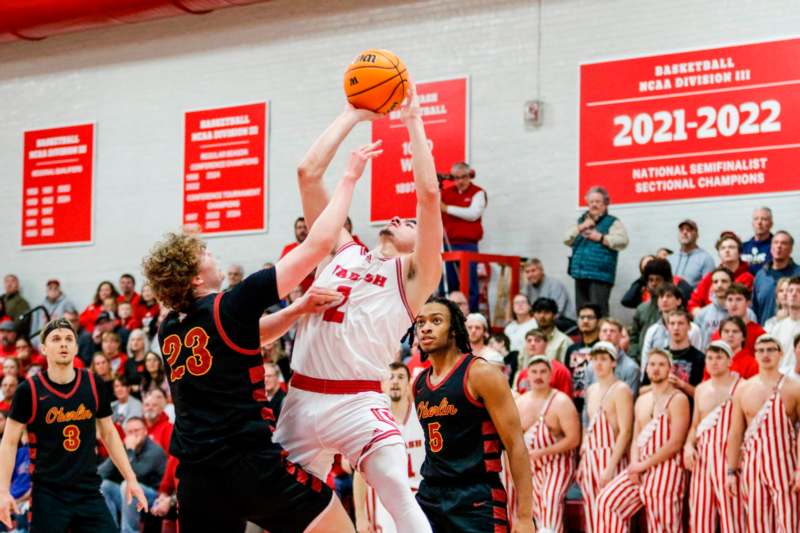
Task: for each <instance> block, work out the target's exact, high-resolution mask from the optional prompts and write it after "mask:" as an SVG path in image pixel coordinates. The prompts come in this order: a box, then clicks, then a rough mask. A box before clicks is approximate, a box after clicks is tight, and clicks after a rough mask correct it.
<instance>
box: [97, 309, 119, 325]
mask: <svg viewBox="0 0 800 533" xmlns="http://www.w3.org/2000/svg"><path fill="white" fill-rule="evenodd" d="M106 320H114V317H112V316H111V313H109V312H108V311H102V312H100V314H99V315H97V320H95V322H94V323H95V324H99V323H100V322H105V321H106Z"/></svg>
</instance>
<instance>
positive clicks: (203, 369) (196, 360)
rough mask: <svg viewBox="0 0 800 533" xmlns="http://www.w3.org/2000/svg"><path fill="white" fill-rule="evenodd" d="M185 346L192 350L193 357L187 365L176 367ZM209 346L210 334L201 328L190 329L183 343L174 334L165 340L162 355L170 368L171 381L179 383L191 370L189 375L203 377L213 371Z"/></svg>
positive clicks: (212, 360) (187, 359)
mask: <svg viewBox="0 0 800 533" xmlns="http://www.w3.org/2000/svg"><path fill="white" fill-rule="evenodd" d="M184 346H185V347H187V348H190V349H191V350H192V355H190V356H189V357H187V358H186V364H185V365H176V364H175V363H176V362H177V361H178V356H179V355H180V354H181V349H182V348H183V347H184ZM207 346H208V333H206V332H205V330H204V329H203V328H199V327H194V328H192V329H190V330H189V331H188V332H187V333H186V336H184V338H183V343H181V338H180V337H178V336H177V335H175V334H174V333H173V334H172V335H170V336H169V337H167V338H166V339H164V343H163V344H162V346H161V353H163V354H164V357H165V358H166V360H167V365H169V368H170V374H169V380H170V381H177V380H179V379H181V378H182V377H183V376H184V375H185V374H186V370H189V373H190V374H191V375H193V376H202V375H203V374H205V373H207V372H208V371H209V370H211V365H212V364H213V363H214V357H213V356H212V355H211V352H209V351H208V349H207V348H206V347H207Z"/></svg>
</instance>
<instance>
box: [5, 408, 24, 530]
mask: <svg viewBox="0 0 800 533" xmlns="http://www.w3.org/2000/svg"><path fill="white" fill-rule="evenodd" d="M24 430H25V424H22V423H20V422H17V421H16V420H14V419H13V418H6V427H5V429H4V430H3V440H2V441H0V522H2V523H3V524H5V526H6V527H7V528H8V529H9V531H10V530H12V529H14V525H13V524H12V513H13V514H19V509H18V508H17V502H16V501H14V497H13V496H11V492H10V485H11V475H12V474H13V472H14V463H15V462H16V458H17V446H18V445H19V439H20V437H22V432H23V431H24Z"/></svg>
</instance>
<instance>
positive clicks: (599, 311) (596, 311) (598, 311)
mask: <svg viewBox="0 0 800 533" xmlns="http://www.w3.org/2000/svg"><path fill="white" fill-rule="evenodd" d="M584 309H591V311H592V312H593V313H594V317H595V318H596V319H598V320H599V319H600V317H601V316H602V315H603V310H602V309H600V306H599V305H597V304H592V303H588V304H583V305H582V306H580V307H579V308H578V316H580V314H581V311H583V310H584Z"/></svg>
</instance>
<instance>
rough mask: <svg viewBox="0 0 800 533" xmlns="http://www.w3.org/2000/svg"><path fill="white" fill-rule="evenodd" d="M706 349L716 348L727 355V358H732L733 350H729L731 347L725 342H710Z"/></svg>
mask: <svg viewBox="0 0 800 533" xmlns="http://www.w3.org/2000/svg"><path fill="white" fill-rule="evenodd" d="M708 347H709V348H718V349H720V350H722V351H723V352H725V353H726V354H727V355H728V357H733V348H731V345H730V344H728V343H727V342H725V341H723V340H716V341H711V343H710V344H709V345H708Z"/></svg>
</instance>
